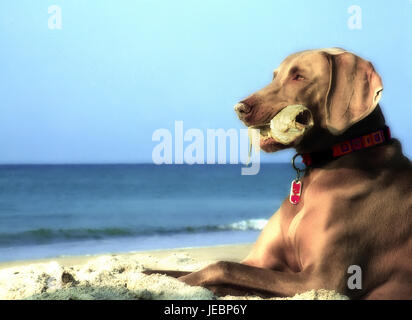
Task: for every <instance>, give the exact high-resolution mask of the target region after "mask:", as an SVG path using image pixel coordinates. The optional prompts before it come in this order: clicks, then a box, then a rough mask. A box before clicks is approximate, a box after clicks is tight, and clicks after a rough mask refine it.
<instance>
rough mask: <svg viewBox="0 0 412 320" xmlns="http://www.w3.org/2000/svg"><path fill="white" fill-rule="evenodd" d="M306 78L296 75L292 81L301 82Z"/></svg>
mask: <svg viewBox="0 0 412 320" xmlns="http://www.w3.org/2000/svg"><path fill="white" fill-rule="evenodd" d="M304 79H305V78H304V77H302V76H301V75H300V74H295V76H294V77H293V78H292V80H295V81H300V80H304Z"/></svg>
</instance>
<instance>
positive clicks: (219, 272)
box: [179, 261, 320, 296]
mask: <svg viewBox="0 0 412 320" xmlns="http://www.w3.org/2000/svg"><path fill="white" fill-rule="evenodd" d="M311 279H313V278H312V277H309V275H308V274H307V273H306V272H298V273H287V272H279V271H273V270H269V269H262V268H257V267H252V266H248V265H244V264H241V263H236V262H226V261H220V262H217V263H215V264H212V265H210V266H208V267H206V268H205V269H202V270H200V271H197V272H192V273H190V274H188V275H185V276H183V277H180V278H179V280H181V281H183V282H185V283H186V284H188V285H192V286H203V287H206V288H208V287H209V288H210V289H211V290H212V291H214V292H217V293H219V288H220V290H221V291H222V287H227V288H228V289H230V288H231V287H232V288H235V289H236V290H241V291H243V292H250V293H262V294H263V295H264V296H293V295H295V294H297V293H302V292H305V291H308V290H310V289H319V288H320V286H317V285H315V284H314V282H313V281H310V280H311ZM229 291H230V290H229Z"/></svg>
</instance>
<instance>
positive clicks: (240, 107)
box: [235, 102, 252, 117]
mask: <svg viewBox="0 0 412 320" xmlns="http://www.w3.org/2000/svg"><path fill="white" fill-rule="evenodd" d="M235 111H236V113H237V115H238V116H239V117H243V116H245V115H247V114H248V113H250V111H252V108H251V107H250V106H249V105H248V104H246V103H243V102H239V103H237V104H236V105H235Z"/></svg>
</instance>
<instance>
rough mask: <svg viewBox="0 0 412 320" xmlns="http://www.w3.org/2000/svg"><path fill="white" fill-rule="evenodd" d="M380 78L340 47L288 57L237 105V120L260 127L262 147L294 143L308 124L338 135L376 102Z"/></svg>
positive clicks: (271, 148) (271, 149) (272, 148)
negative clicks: (269, 77) (270, 80)
mask: <svg viewBox="0 0 412 320" xmlns="http://www.w3.org/2000/svg"><path fill="white" fill-rule="evenodd" d="M382 89H383V87H382V81H381V79H380V77H379V75H378V74H377V73H376V71H375V70H374V68H373V66H372V64H371V63H370V62H368V61H366V60H364V59H362V58H360V57H358V56H356V55H354V54H353V53H350V52H347V51H345V50H343V49H338V48H331V49H320V50H308V51H302V52H298V53H295V54H292V55H290V56H289V57H287V58H286V59H285V60H284V61H283V62H282V63H281V64H280V66H279V67H278V68H277V69H276V70H275V71H274V73H273V80H272V82H271V83H270V84H269V85H267V86H266V87H264V88H263V89H261V90H259V91H257V92H255V93H253V94H252V95H250V96H249V97H247V98H246V99H244V100H242V101H241V102H239V103H238V104H236V105H235V111H236V113H237V114H238V117H239V119H240V120H242V121H243V123H244V124H245V125H246V126H248V127H249V128H256V129H260V147H261V149H263V150H264V151H266V152H275V151H277V150H280V149H285V148H288V147H296V146H297V145H298V144H299V142H300V141H301V140H302V139H303V138H304V136H305V135H307V133H308V132H310V130H311V129H312V127H319V128H323V129H326V130H328V131H329V132H330V133H331V134H332V135H340V134H342V133H343V132H345V131H346V130H347V129H348V128H349V127H351V126H352V125H353V124H354V123H356V122H358V121H360V120H362V119H364V118H365V117H367V116H368V115H369V114H370V113H371V112H372V111H373V110H374V109H375V107H376V106H377V104H378V102H379V100H380V96H381V92H382Z"/></svg>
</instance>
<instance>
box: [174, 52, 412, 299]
mask: <svg viewBox="0 0 412 320" xmlns="http://www.w3.org/2000/svg"><path fill="white" fill-rule="evenodd" d="M381 91H382V83H381V79H380V77H379V76H378V74H377V73H376V71H375V70H374V68H373V66H372V64H371V63H369V62H367V61H366V60H363V59H361V58H359V57H357V56H356V55H354V54H352V53H349V52H346V51H344V50H342V49H323V50H310V51H304V52H299V53H296V54H293V55H291V56H289V57H287V58H286V59H285V60H284V61H283V62H282V64H281V65H280V67H279V68H278V69H277V70H276V71H275V72H274V77H273V81H272V82H271V83H270V84H269V85H268V86H266V87H265V88H263V89H262V90H260V91H258V92H256V93H254V94H252V95H251V96H249V97H248V98H247V99H245V100H243V101H242V102H240V103H239V104H237V105H236V106H235V110H236V112H237V114H238V116H239V118H240V119H241V120H242V121H243V122H244V123H245V124H246V125H247V126H248V127H254V128H260V129H261V130H266V131H267V129H268V127H269V123H270V121H271V120H272V119H274V118H275V116H276V115H277V114H278V113H279V112H280V111H281V110H283V109H284V108H285V107H286V106H290V105H303V106H306V107H307V108H308V110H309V111H308V112H307V115H306V116H305V117H302V115H300V118H299V117H296V119H292V120H293V121H295V122H298V123H300V124H301V125H303V126H304V125H306V124H307V123H308V118H310V120H311V121H312V123H313V126H312V127H310V129H309V130H305V131H304V133H303V134H302V135H301V136H298V137H297V138H296V139H294V140H293V141H291V142H290V143H288V144H284V143H280V142H279V141H277V140H276V137H274V136H271V135H270V134H269V135H265V136H261V139H260V146H261V148H262V149H263V150H264V151H266V152H275V151H277V150H280V149H284V148H289V147H292V148H295V149H296V151H297V152H298V153H299V154H305V155H306V162H307V164H310V162H312V163H311V164H310V165H309V166H308V167H307V169H306V171H305V174H304V176H303V177H302V178H301V183H302V186H303V190H302V191H301V196H300V200H299V202H298V203H297V204H292V203H291V202H290V201H289V197H288V198H287V199H286V200H285V201H284V203H283V204H282V206H281V207H280V209H279V210H278V211H277V212H276V213H275V214H274V215H273V216H272V218H271V219H270V220H269V222H268V224H267V225H266V227H265V228H264V230H263V231H262V233H261V235H260V236H259V239H258V240H257V242H256V244H255V245H254V247H253V250H252V252H251V253H250V254H249V255H248V257H247V258H246V259H245V260H244V261H242V263H233V262H218V263H216V264H213V265H210V266H208V267H206V268H205V269H203V270H201V271H198V272H194V273H190V274H184V273H175V274H173V275H174V276H181V277H180V278H179V279H180V280H182V281H184V282H185V283H187V284H190V285H201V286H205V287H207V288H210V289H211V290H213V291H214V292H216V293H217V294H234V295H236V294H246V293H250V294H259V295H264V296H292V295H294V294H296V293H301V292H304V291H307V290H311V289H320V288H324V289H331V290H335V291H337V292H340V293H342V294H345V295H348V296H349V297H351V298H362V299H412V166H411V163H410V161H409V160H408V159H407V158H406V157H404V156H403V154H402V150H401V145H400V143H399V142H398V141H397V140H395V139H390V138H389V137H388V136H387V135H385V134H384V129H382V128H384V126H385V120H384V117H383V115H382V112H381V110H380V107H379V105H378V102H379V99H380V94H381ZM381 129H382V130H381ZM371 133H373V134H372V135H370V134H371ZM376 134H378V135H377V136H376ZM374 135H375V136H374ZM371 137H372V139H375V138H374V137H376V139H378V140H376V141H375V142H376V143H372V144H375V145H373V146H372V145H371V143H370V140H368V139H370V138H371ZM365 139H366V140H365ZM364 140H365V141H364ZM348 141H349V146H348V145H347V144H348ZM359 141H361V142H359ZM343 142H344V143H343ZM356 142H359V143H360V144H359V145H358V146H359V148H358V147H357V145H356ZM382 142H383V143H382ZM342 143H343V144H342ZM345 146H347V147H348V148H349V149H350V150H349V151H353V152H348V151H347V147H345ZM336 148H338V149H339V148H341V149H342V150H340V149H339V150H337V149H336ZM345 148H346V149H345ZM358 149H359V150H358ZM328 150H329V153H328ZM332 153H333V155H332ZM308 159H310V160H308ZM315 160H316V161H315ZM293 178H294V177H291V180H292V179H293ZM354 270H357V272H361V274H358V276H360V277H358V278H357V280H358V283H356V285H355V287H354V286H351V285H350V283H349V282H350V281H351V280H350V277H351V276H352V272H354ZM355 273H356V272H355ZM348 280H349V281H348Z"/></svg>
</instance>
